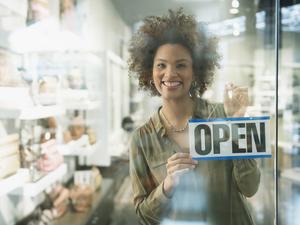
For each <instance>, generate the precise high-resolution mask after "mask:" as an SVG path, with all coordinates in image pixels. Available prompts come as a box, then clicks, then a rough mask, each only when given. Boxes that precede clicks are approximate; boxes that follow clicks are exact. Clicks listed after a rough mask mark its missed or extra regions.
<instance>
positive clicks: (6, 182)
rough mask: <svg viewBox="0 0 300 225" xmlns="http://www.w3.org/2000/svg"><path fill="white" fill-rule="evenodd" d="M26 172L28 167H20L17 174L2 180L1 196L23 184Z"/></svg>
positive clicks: (0, 181) (0, 186) (0, 183)
mask: <svg viewBox="0 0 300 225" xmlns="http://www.w3.org/2000/svg"><path fill="white" fill-rule="evenodd" d="M26 174H27V170H26V169H19V170H18V172H17V173H16V174H14V175H11V176H9V177H7V178H5V179H3V180H0V196H2V195H5V194H7V193H9V192H11V191H12V190H14V189H16V188H18V187H20V186H22V185H23V184H24V182H25V177H26Z"/></svg>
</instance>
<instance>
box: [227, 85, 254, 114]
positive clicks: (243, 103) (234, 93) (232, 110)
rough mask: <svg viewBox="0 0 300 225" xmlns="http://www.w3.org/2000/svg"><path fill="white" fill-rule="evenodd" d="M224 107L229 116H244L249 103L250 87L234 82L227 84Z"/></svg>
mask: <svg viewBox="0 0 300 225" xmlns="http://www.w3.org/2000/svg"><path fill="white" fill-rule="evenodd" d="M224 92H225V93H224V108H225V113H226V115H227V116H229V117H242V116H244V115H245V112H246V109H247V106H248V104H249V97H248V88H247V87H239V86H236V85H234V84H232V83H230V84H227V85H226V86H225V91H224Z"/></svg>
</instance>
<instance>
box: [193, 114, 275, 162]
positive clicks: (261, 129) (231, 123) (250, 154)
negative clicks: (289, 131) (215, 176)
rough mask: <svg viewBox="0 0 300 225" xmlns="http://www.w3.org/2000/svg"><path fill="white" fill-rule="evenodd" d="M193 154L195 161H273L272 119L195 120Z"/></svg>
mask: <svg viewBox="0 0 300 225" xmlns="http://www.w3.org/2000/svg"><path fill="white" fill-rule="evenodd" d="M189 140H190V153H191V155H192V158H193V159H199V160H202V159H214V160H216V159H236V158H268V157H271V156H272V154H271V143H270V117H268V116H264V117H238V118H216V119H209V120H204V119H191V120H190V121H189Z"/></svg>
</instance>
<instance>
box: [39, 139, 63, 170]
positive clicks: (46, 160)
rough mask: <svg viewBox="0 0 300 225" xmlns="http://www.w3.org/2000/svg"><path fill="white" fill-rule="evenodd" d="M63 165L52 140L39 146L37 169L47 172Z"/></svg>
mask: <svg viewBox="0 0 300 225" xmlns="http://www.w3.org/2000/svg"><path fill="white" fill-rule="evenodd" d="M62 163H63V156H62V155H61V154H60V153H59V151H58V149H57V147H56V142H55V140H54V139H50V140H49V141H47V142H45V143H43V144H41V157H40V158H39V159H38V161H37V168H38V169H39V170H41V171H45V172H49V171H52V170H54V169H56V168H57V167H58V166H60V165H61V164H62Z"/></svg>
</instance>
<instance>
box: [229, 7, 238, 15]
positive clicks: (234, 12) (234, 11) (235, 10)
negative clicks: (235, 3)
mask: <svg viewBox="0 0 300 225" xmlns="http://www.w3.org/2000/svg"><path fill="white" fill-rule="evenodd" d="M229 12H230V13H231V14H238V13H239V10H238V9H235V8H231V9H229Z"/></svg>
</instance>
